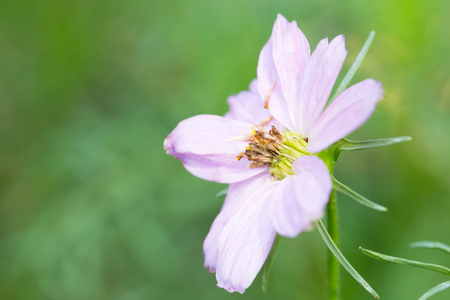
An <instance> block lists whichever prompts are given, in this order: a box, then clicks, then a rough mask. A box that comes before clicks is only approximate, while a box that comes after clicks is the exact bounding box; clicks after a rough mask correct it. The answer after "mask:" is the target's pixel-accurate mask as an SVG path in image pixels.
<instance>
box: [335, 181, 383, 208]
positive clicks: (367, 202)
mask: <svg viewBox="0 0 450 300" xmlns="http://www.w3.org/2000/svg"><path fill="white" fill-rule="evenodd" d="M331 179H333V189H334V190H335V191H337V192H340V193H343V194H345V195H347V196H349V197H350V198H352V199H353V200H356V201H357V202H358V203H360V204H362V205H364V206H367V207H368V208H371V209H374V210H378V211H387V208H386V207H384V206H381V205H379V204H377V203H375V202H372V201H370V200H369V199H367V198H366V197H364V196H362V195H360V194H358V193H357V192H355V191H354V190H352V189H351V188H349V187H348V186H346V185H344V184H342V183H340V182H339V181H337V180H336V178H334V176H331Z"/></svg>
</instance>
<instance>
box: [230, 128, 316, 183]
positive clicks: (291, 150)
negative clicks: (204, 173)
mask: <svg viewBox="0 0 450 300" xmlns="http://www.w3.org/2000/svg"><path fill="white" fill-rule="evenodd" d="M247 140H248V142H249V143H248V145H247V147H246V148H245V150H244V152H241V153H239V154H238V156H237V157H236V159H237V160H240V159H242V158H243V157H244V156H245V157H247V159H248V160H249V161H250V162H251V163H250V164H249V165H248V167H249V168H259V167H263V166H266V167H267V169H268V171H269V172H270V174H271V178H272V180H275V179H277V180H281V179H283V178H285V177H286V176H290V175H292V174H294V171H292V164H293V163H294V162H295V161H296V160H297V159H298V158H299V157H302V156H305V155H311V153H309V152H308V151H306V147H307V146H308V142H307V139H306V140H305V138H303V137H302V136H301V135H299V134H296V133H293V132H290V131H285V132H283V134H282V133H280V132H279V131H278V129H277V128H275V126H273V125H272V127H271V129H270V130H267V129H265V128H264V127H262V126H261V125H253V126H252V132H251V133H250V134H249V135H248V136H247Z"/></svg>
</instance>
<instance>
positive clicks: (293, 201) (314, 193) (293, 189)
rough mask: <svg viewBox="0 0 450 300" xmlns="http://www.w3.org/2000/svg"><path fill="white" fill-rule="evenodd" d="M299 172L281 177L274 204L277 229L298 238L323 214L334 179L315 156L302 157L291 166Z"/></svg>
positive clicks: (274, 222)
mask: <svg viewBox="0 0 450 300" xmlns="http://www.w3.org/2000/svg"><path fill="white" fill-rule="evenodd" d="M292 169H293V170H294V172H296V174H294V175H292V176H288V177H286V178H284V179H283V180H281V181H280V182H279V183H280V184H279V185H278V186H277V189H276V192H275V195H276V197H275V198H273V200H272V203H271V207H272V209H271V218H272V223H273V226H274V227H275V229H276V231H277V232H278V233H279V234H281V235H284V236H287V237H296V236H297V235H298V234H299V233H300V232H302V231H304V230H307V229H308V228H310V227H311V225H312V223H313V222H314V221H316V220H319V219H321V218H322V216H323V212H324V209H325V206H326V205H327V203H328V199H329V197H330V193H331V189H332V182H331V177H330V173H329V171H328V169H327V167H326V165H325V163H324V162H323V161H322V160H321V159H320V158H318V157H316V156H303V157H300V158H299V159H297V160H296V161H295V162H294V164H293V165H292Z"/></svg>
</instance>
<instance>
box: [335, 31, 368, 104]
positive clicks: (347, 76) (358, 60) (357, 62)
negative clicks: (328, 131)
mask: <svg viewBox="0 0 450 300" xmlns="http://www.w3.org/2000/svg"><path fill="white" fill-rule="evenodd" d="M374 37H375V31H373V30H372V31H371V32H370V34H369V37H368V38H367V40H366V42H365V43H364V45H363V46H362V48H361V51H359V53H358V55H357V56H356V58H355V61H354V62H353V64H352V66H351V67H350V69H349V70H348V72H347V74H345V77H344V79H342V82H341V83H340V84H339V86H338V88H337V90H336V92H335V93H334V95H333V97H331V100H330V102H331V101H333V100H334V99H335V98H336V97H337V96H339V94H340V93H342V92H343V91H344V90H345V89H346V88H347V85H348V84H349V83H350V81H351V80H352V78H353V75H355V73H356V71H357V70H358V68H359V66H360V65H361V62H362V61H363V59H364V57H365V56H366V53H367V51H368V50H369V48H370V45H371V44H372V41H373V38H374Z"/></svg>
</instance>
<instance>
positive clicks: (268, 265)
mask: <svg viewBox="0 0 450 300" xmlns="http://www.w3.org/2000/svg"><path fill="white" fill-rule="evenodd" d="M280 242H281V236H279V235H278V234H277V235H276V236H275V240H274V242H273V245H272V249H270V252H269V255H268V256H267V259H266V263H265V264H264V269H263V273H262V290H263V292H264V293H267V290H268V287H269V275H270V270H271V269H272V263H273V259H274V258H275V254H276V253H277V250H278V247H279V246H280Z"/></svg>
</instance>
